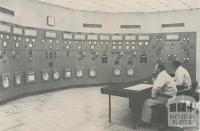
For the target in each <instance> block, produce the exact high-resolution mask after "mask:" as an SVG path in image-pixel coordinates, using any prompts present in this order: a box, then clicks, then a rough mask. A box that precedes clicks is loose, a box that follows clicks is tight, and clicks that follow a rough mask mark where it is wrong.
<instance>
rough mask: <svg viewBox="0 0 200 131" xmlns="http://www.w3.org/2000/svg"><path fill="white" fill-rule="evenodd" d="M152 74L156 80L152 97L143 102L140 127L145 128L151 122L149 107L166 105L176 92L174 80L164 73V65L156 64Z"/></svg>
mask: <svg viewBox="0 0 200 131" xmlns="http://www.w3.org/2000/svg"><path fill="white" fill-rule="evenodd" d="M154 74H155V75H156V78H155V80H154V84H153V88H152V96H151V98H149V99H147V100H146V101H145V102H144V105H143V109H142V118H141V119H142V121H141V123H140V126H147V125H149V123H150V122H151V116H152V109H151V106H153V105H157V104H163V105H166V103H167V101H168V99H169V98H171V97H173V96H175V95H176V92H177V89H176V86H175V83H174V80H173V78H172V77H171V76H170V75H169V74H168V73H167V72H166V70H165V66H164V65H162V64H157V65H156V66H155V70H154Z"/></svg>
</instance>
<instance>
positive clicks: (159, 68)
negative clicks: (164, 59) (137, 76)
mask: <svg viewBox="0 0 200 131" xmlns="http://www.w3.org/2000/svg"><path fill="white" fill-rule="evenodd" d="M163 70H165V65H164V64H156V65H155V67H154V70H153V74H154V75H155V76H157V75H158V74H159V73H160V72H162V71H163Z"/></svg>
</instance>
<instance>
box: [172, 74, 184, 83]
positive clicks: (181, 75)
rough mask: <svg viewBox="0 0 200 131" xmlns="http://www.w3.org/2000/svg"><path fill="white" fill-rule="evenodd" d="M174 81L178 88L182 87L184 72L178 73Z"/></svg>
mask: <svg viewBox="0 0 200 131" xmlns="http://www.w3.org/2000/svg"><path fill="white" fill-rule="evenodd" d="M174 80H175V82H176V85H177V86H182V85H183V80H184V74H183V72H182V71H176V72H175V78H174Z"/></svg>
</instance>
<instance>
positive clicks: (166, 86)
mask: <svg viewBox="0 0 200 131" xmlns="http://www.w3.org/2000/svg"><path fill="white" fill-rule="evenodd" d="M158 91H159V92H160V93H162V94H167V95H170V96H175V95H176V92H177V88H176V83H175V82H174V80H173V78H172V77H171V76H170V75H169V74H168V73H167V72H166V71H165V70H164V71H162V72H160V73H159V74H158V76H157V78H156V79H155V81H154V85H153V88H152V97H156V94H157V92H158Z"/></svg>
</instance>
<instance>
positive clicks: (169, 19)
mask: <svg viewBox="0 0 200 131" xmlns="http://www.w3.org/2000/svg"><path fill="white" fill-rule="evenodd" d="M0 5H1V6H2V7H6V8H8V9H11V10H14V11H15V14H16V15H15V17H12V16H8V15H5V14H2V13H0V20H4V21H8V22H11V23H16V24H20V25H24V26H31V27H38V28H48V29H55V30H66V31H74V32H94V33H159V32H184V31H188V32H189V31H197V66H196V67H197V80H198V81H200V69H199V67H200V52H199V50H200V44H199V43H200V26H199V24H198V23H199V21H200V20H199V18H200V17H199V16H200V11H199V10H187V11H186V10H185V11H176V12H160V13H114V14H112V13H94V12H87V11H74V10H70V9H66V8H62V7H58V6H53V5H50V4H45V3H42V2H37V1H35V0H1V1H0ZM47 16H54V17H55V18H56V25H55V26H54V27H50V26H47V25H46V17H47ZM177 22H184V23H185V27H183V28H168V29H162V28H160V24H163V23H177ZM82 23H97V24H102V25H103V28H101V29H88V28H83V27H82ZM121 24H141V25H142V29H140V30H137V29H136V30H129V29H126V30H122V29H120V28H119V26H120V25H121Z"/></svg>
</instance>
